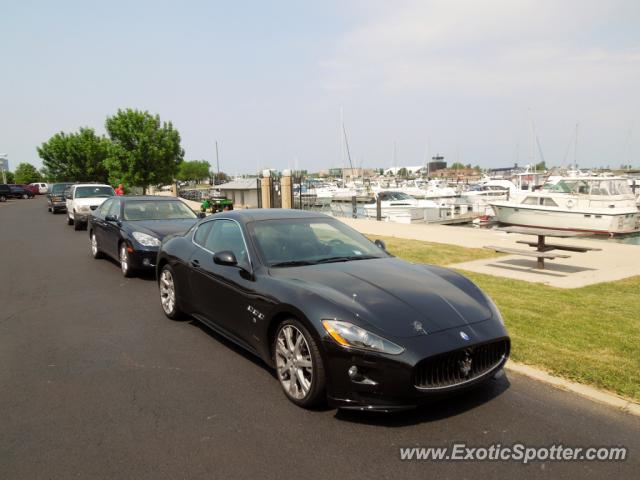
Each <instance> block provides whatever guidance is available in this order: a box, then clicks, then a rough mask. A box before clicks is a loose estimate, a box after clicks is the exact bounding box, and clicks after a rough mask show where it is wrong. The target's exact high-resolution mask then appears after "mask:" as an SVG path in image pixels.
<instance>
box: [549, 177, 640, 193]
mask: <svg viewBox="0 0 640 480" xmlns="http://www.w3.org/2000/svg"><path fill="white" fill-rule="evenodd" d="M545 190H547V191H549V192H556V193H573V194H585V195H603V196H611V195H631V188H629V185H628V184H627V181H626V179H624V178H607V177H602V178H600V177H598V178H563V179H562V180H560V181H558V182H557V183H555V184H554V185H548V186H547V187H545Z"/></svg>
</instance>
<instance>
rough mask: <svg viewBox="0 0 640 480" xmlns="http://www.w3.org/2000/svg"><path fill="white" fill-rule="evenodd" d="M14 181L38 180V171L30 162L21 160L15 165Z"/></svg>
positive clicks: (27, 181) (29, 181) (25, 182)
mask: <svg viewBox="0 0 640 480" xmlns="http://www.w3.org/2000/svg"><path fill="white" fill-rule="evenodd" d="M14 177H15V182H16V183H23V184H29V183H33V182H39V181H40V178H41V177H40V172H38V169H36V167H34V166H33V165H31V164H30V163H26V162H22V163H20V164H18V166H17V167H16V171H15V173H14Z"/></svg>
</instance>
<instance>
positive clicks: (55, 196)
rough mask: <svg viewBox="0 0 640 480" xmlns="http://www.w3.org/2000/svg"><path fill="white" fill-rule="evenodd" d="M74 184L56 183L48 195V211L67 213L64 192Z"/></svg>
mask: <svg viewBox="0 0 640 480" xmlns="http://www.w3.org/2000/svg"><path fill="white" fill-rule="evenodd" d="M69 185H73V183H72V182H63V183H54V184H53V185H52V186H51V187H50V188H49V193H47V210H48V211H49V212H51V213H57V212H66V211H67V201H66V199H65V197H64V191H65V189H66V188H67V187H68V186H69Z"/></svg>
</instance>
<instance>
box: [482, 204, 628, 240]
mask: <svg viewBox="0 0 640 480" xmlns="http://www.w3.org/2000/svg"><path fill="white" fill-rule="evenodd" d="M491 207H492V208H493V211H494V213H495V220H497V221H498V222H500V223H504V224H507V225H518V226H525V227H536V228H550V229H554V230H570V231H578V232H592V233H603V234H605V233H606V234H624V233H633V232H636V231H637V230H638V211H637V210H636V211H635V212H634V211H632V210H629V209H624V210H622V209H621V210H620V211H619V212H616V213H610V212H606V213H605V212H598V213H596V212H580V211H567V210H553V209H551V208H547V209H545V208H542V207H537V208H532V207H530V206H528V205H522V204H517V205H508V204H504V203H502V204H501V203H492V204H491Z"/></svg>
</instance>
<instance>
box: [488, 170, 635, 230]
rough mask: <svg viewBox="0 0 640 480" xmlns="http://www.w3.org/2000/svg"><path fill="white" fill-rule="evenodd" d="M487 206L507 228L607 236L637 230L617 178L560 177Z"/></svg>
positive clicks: (627, 194) (628, 196)
mask: <svg viewBox="0 0 640 480" xmlns="http://www.w3.org/2000/svg"><path fill="white" fill-rule="evenodd" d="M490 205H491V207H492V208H493V210H494V212H495V217H496V220H498V221H499V222H501V223H505V224H507V225H520V226H527V227H538V228H551V229H555V230H574V231H585V232H593V233H608V234H621V233H631V232H634V231H637V230H638V228H639V227H640V225H639V220H638V207H637V206H636V199H635V196H634V195H633V193H632V192H631V189H630V188H629V186H628V184H627V181H626V179H624V178H620V177H564V178H562V179H561V180H558V181H557V182H556V183H555V184H552V185H549V184H547V185H546V186H545V188H543V189H541V190H536V191H524V192H518V193H517V194H515V195H513V196H512V197H511V199H510V200H502V201H492V202H490Z"/></svg>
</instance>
